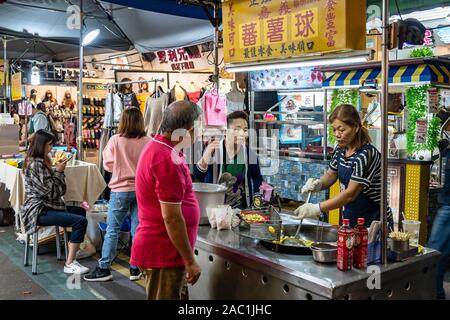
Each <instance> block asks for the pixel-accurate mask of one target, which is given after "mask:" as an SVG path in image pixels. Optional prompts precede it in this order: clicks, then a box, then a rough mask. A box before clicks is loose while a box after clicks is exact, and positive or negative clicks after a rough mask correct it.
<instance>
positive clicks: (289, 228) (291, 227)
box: [259, 224, 338, 255]
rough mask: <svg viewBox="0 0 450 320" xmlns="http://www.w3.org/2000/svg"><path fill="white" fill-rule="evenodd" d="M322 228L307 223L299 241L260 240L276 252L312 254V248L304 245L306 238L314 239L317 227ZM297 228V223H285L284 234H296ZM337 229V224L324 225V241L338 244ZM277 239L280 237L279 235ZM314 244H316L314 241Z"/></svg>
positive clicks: (287, 235)
mask: <svg viewBox="0 0 450 320" xmlns="http://www.w3.org/2000/svg"><path fill="white" fill-rule="evenodd" d="M317 228H320V226H318V225H309V224H305V225H304V226H303V227H302V239H299V240H300V241H299V242H295V243H294V242H287V243H279V242H278V241H273V240H272V241H271V240H269V239H262V240H260V242H259V243H260V244H261V245H262V246H263V247H265V248H266V249H269V250H271V251H274V252H278V253H287V254H295V255H311V254H312V251H311V248H310V247H308V246H305V245H304V242H302V241H305V240H308V241H314V239H315V237H316V229H317ZM296 230H297V225H296V224H287V225H283V236H286V237H290V236H292V235H294V234H295V232H296ZM337 231H338V228H337V227H336V226H324V229H323V238H322V240H323V243H327V244H331V245H333V244H334V245H336V244H337V238H338V237H337ZM277 239H279V238H278V237H277ZM313 245H315V244H314V243H313Z"/></svg>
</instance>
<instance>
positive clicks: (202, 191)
mask: <svg viewBox="0 0 450 320" xmlns="http://www.w3.org/2000/svg"><path fill="white" fill-rule="evenodd" d="M192 189H193V190H194V192H195V195H196V197H197V200H198V205H199V207H200V224H208V214H207V213H206V208H216V207H217V206H219V205H223V204H224V202H225V192H226V191H227V188H226V187H224V186H222V185H220V184H212V183H193V184H192Z"/></svg>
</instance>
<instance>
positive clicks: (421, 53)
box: [410, 48, 434, 58]
mask: <svg viewBox="0 0 450 320" xmlns="http://www.w3.org/2000/svg"><path fill="white" fill-rule="evenodd" d="M433 56H434V53H433V49H431V48H416V49H414V50H413V51H412V52H411V54H410V57H411V58H423V57H433Z"/></svg>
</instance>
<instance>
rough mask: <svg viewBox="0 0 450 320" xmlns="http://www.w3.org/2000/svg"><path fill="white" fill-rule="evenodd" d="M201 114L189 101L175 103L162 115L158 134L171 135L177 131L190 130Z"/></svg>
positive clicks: (196, 106)
mask: <svg viewBox="0 0 450 320" xmlns="http://www.w3.org/2000/svg"><path fill="white" fill-rule="evenodd" d="M201 114H202V110H201V109H200V107H199V106H198V105H196V104H195V103H193V102H190V101H186V100H183V101H175V102H173V103H171V104H170V105H169V106H168V107H167V108H166V109H165V110H164V113H163V118H162V121H161V126H160V127H159V133H172V132H174V131H175V130H178V129H186V130H188V129H191V128H192V127H193V126H194V122H195V120H197V119H198V118H199V117H200V115H201Z"/></svg>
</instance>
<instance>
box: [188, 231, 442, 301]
mask: <svg viewBox="0 0 450 320" xmlns="http://www.w3.org/2000/svg"><path fill="white" fill-rule="evenodd" d="M194 252H195V258H196V259H197V262H198V263H199V265H200V267H201V268H202V276H201V277H200V279H199V281H198V282H197V283H196V284H195V286H193V287H192V288H189V297H190V299H194V300H196V299H205V300H211V299H252V300H253V299H261V300H324V299H354V300H356V299H358V300H383V299H434V297H435V295H436V288H435V285H436V264H437V262H438V259H439V256H440V255H439V253H438V252H437V251H434V250H431V249H427V248H425V249H424V252H423V253H422V254H421V255H417V256H415V257H412V258H410V259H408V260H406V261H403V262H389V263H388V264H386V265H380V266H372V267H370V266H369V268H368V269H366V270H358V269H354V270H351V271H347V272H341V271H339V270H337V268H336V263H332V264H319V263H316V262H314V261H313V258H312V256H311V255H291V254H282V253H277V252H273V251H271V250H269V249H267V248H265V247H263V246H262V245H261V244H260V243H259V241H257V240H253V239H251V238H247V237H242V236H240V235H239V234H238V233H236V232H234V231H232V230H227V231H217V230H216V229H211V228H210V227H209V226H200V228H199V232H198V238H197V243H196V246H195V251H194ZM378 275H379V277H378ZM377 277H378V278H377Z"/></svg>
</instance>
